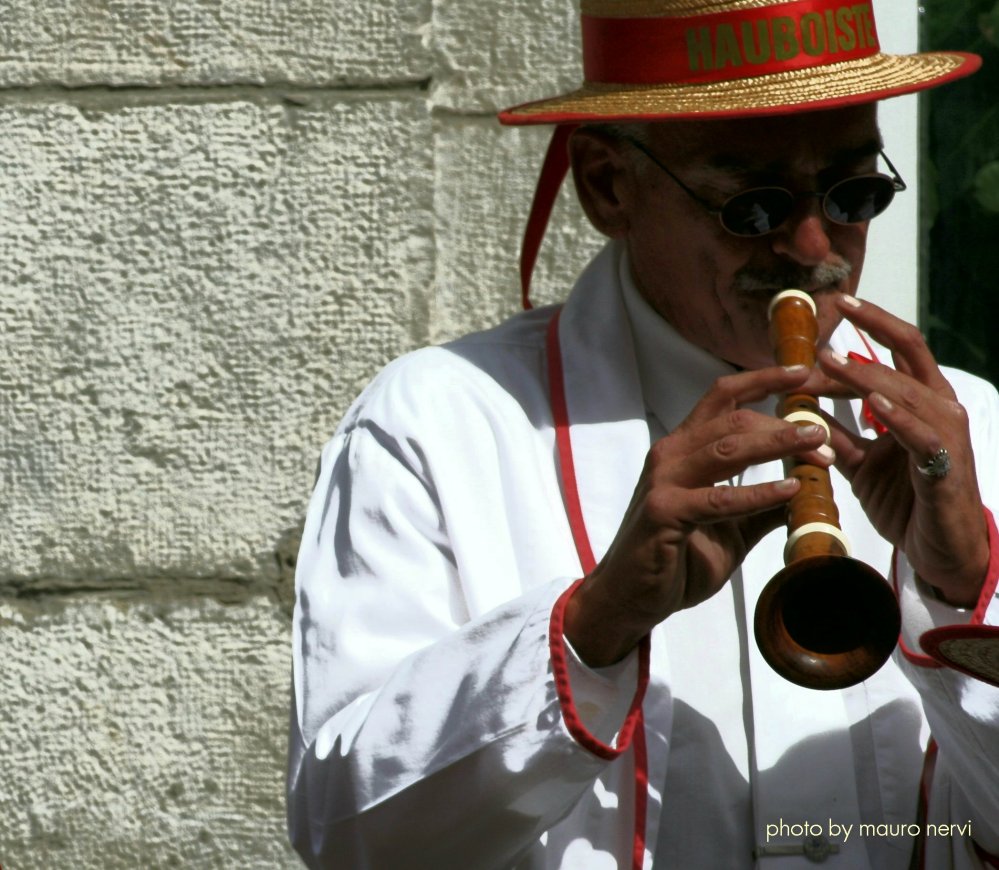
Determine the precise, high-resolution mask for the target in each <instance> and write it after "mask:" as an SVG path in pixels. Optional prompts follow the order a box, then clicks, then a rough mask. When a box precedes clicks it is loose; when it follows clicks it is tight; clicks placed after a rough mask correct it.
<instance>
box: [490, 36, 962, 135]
mask: <svg viewBox="0 0 999 870" xmlns="http://www.w3.org/2000/svg"><path fill="white" fill-rule="evenodd" d="M981 62H982V61H981V58H980V57H979V56H978V55H975V54H969V53H967V52H924V53H921V54H912V55H890V54H881V53H879V54H874V55H871V56H870V57H865V58H861V59H859V60H850V61H843V62H840V63H834V64H828V65H826V66H819V67H811V68H807V69H798V70H792V71H789V72H781V73H775V74H772V75H764V76H755V77H752V78H742V79H735V80H732V81H726V82H713V83H708V84H666V85H618V84H614V85H610V84H585V85H583V87H581V88H579V89H578V90H575V91H572V92H571V93H568V94H565V95H563V96H560V97H554V98H551V99H546V100H537V101H534V102H531V103H524V104H523V105H520V106H514V107H513V108H510V109H507V110H505V111H503V112H500V114H499V120H500V122H501V123H503V124H507V125H515V126H519V125H528V124H580V123H615V122H628V121H631V122H641V121H665V120H679V119H709V118H719V119H720V118H745V117H752V116H757V115H783V114H790V113H796V112H807V111H816V110H820V109H832V108H838V107H842V106H851V105H859V104H863V103H871V102H875V101H877V100H884V99H888V98H889V97H897V96H902V95H903V94H911V93H915V92H916V91H922V90H926V89H928V88H933V87H937V86H938V85H942V84H945V83H947V82H950V81H954V80H956V79H960V78H964V77H965V76H969V75H971V74H972V73H973V72H975V71H976V70H977V69H978V68H979V67H980V66H981Z"/></svg>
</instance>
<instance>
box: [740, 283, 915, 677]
mask: <svg viewBox="0 0 999 870" xmlns="http://www.w3.org/2000/svg"><path fill="white" fill-rule="evenodd" d="M817 337H818V325H817V322H816V309H815V303H814V302H813V301H812V298H811V297H810V296H809V295H808V294H806V293H802V292H801V291H800V290H785V291H783V292H781V293H778V294H777V296H775V297H774V300H773V302H772V303H771V305H770V340H771V344H772V346H773V348H774V354H775V356H776V360H777V363H778V364H779V365H783V366H792V365H805V366H808V367H809V368H811V367H813V366H814V365H815V343H816V339H817ZM778 413H779V415H780V416H781V417H782V418H783V419H785V420H787V421H788V422H790V423H794V424H795V425H798V426H807V425H811V424H817V425H820V426H822V427H823V428H825V429H826V431H827V432H828V431H829V426H828V424H827V423H826V422H825V420H824V419H823V418H822V417H821V415H820V414H819V404H818V401H817V400H816V399H815V397H814V396H810V395H807V394H805V393H794V394H789V395H787V396H785V397H784V399H783V401H782V402H781V407H780V409H779V412H778ZM787 464H788V466H789V468H788V473H789V474H790V476H793V477H795V478H797V479H798V480H799V481H800V482H801V489H800V490H799V492H798V493H797V495H795V496H794V498H793V499H791V502H790V505H789V506H788V521H787V524H788V540H787V544H786V546H785V548H784V564H785V567H784V568H783V570H781V571H779V572H778V573H777V574H776V575H775V576H774V578H773V579H772V580H771V581H770V582H769V583H768V584H767V585H766V587H765V588H764V589H763V592H762V593H761V595H760V598H759V601H758V602H757V605H756V617H755V631H756V643H757V645H758V646H759V648H760V652H761V653H762V654H763V657H764V658H765V659H766V660H767V662H768V663H769V665H770V666H771V667H772V668H773V669H774V670H775V671H777V673H779V674H780V675H781V676H783V677H784V678H785V679H787V680H790V681H791V682H792V683H797V684H798V685H799V686H805V687H806V688H811V689H840V688H845V687H846V686H852V685H854V684H855V683H859V682H861V681H863V680H865V679H867V678H868V677H870V676H871V675H873V674H874V673H875V672H876V671H877V670H878V669H879V668H880V667H881V666H882V665H883V664H884V663H885V662H886V661H887V660H888V657H889V656H890V655H891V653H892V650H893V649H894V648H895V643H896V642H897V640H898V633H899V628H900V624H901V617H900V613H899V608H898V602H897V600H896V598H895V593H894V592H893V591H892V589H891V587H890V586H889V585H888V583H887V581H885V579H884V578H883V577H882V576H881V575H880V574H879V573H878V572H877V571H875V570H874V569H873V568H871V567H870V566H869V565H866V564H864V563H863V562H860V561H858V560H857V559H853V558H851V557H850V546H849V542H848V541H847V539H846V536H845V535H844V534H843V531H842V529H841V528H840V525H839V512H838V510H837V509H836V503H835V501H834V500H833V492H832V483H831V481H830V479H829V471H828V469H826V468H822V467H820V466H815V465H807V464H805V463H803V462H798V461H797V460H792V461H790V462H789V463H787Z"/></svg>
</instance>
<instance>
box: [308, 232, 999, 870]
mask: <svg viewBox="0 0 999 870" xmlns="http://www.w3.org/2000/svg"><path fill="white" fill-rule="evenodd" d="M551 313H552V312H551V311H550V310H543V311H535V312H530V313H527V314H524V315H520V316H518V317H515V318H513V319H512V320H511V321H509V322H507V323H506V324H504V325H502V326H500V327H498V328H496V329H494V330H490V331H488V332H486V333H481V334H477V335H474V336H469V337H467V338H465V339H462V340H460V341H458V342H455V343H453V344H451V345H448V346H446V347H444V348H431V349H426V350H423V351H418V352H416V353H414V354H410V355H408V356H406V357H404V358H402V359H400V360H397V361H396V362H394V363H392V364H391V365H390V366H388V367H387V368H386V369H385V371H383V372H382V374H380V375H379V376H378V378H376V379H375V381H374V382H373V383H372V384H371V385H370V386H369V387H368V388H367V389H366V390H365V391H364V393H363V394H362V395H361V396H360V397H359V399H358V401H357V402H356V403H355V405H354V406H353V407H352V408H351V410H350V411H349V412H348V415H347V417H346V418H345V420H344V422H343V423H342V425H341V427H340V428H339V429H338V432H337V434H336V435H335V436H334V438H333V440H332V441H331V442H330V443H329V444H328V445H327V447H326V448H325V450H324V452H323V461H322V466H321V473H320V477H319V480H318V482H317V486H316V491H315V494H314V497H313V500H312V504H311V506H310V510H309V515H308V518H307V522H306V527H305V533H304V536H303V544H302V551H301V554H300V558H299V568H298V580H297V585H298V602H297V605H296V615H295V623H294V664H295V672H294V692H295V698H294V702H293V709H292V745H291V752H290V760H289V825H290V831H291V836H292V839H293V840H294V841H295V843H296V847H297V848H298V849H299V850H300V851H301V852H302V853H303V855H304V856H307V858H306V859H307V861H309V862H311V865H312V866H322V867H343V868H361V867H372V868H381V867H386V868H388V867H407V868H419V867H428V868H431V867H432V868H435V870H448V868H455V870H458V868H461V870H467V868H474V867H482V868H506V867H516V868H564V870H591V868H592V870H597V868H604V867H607V868H611V867H619V866H620V867H627V866H630V859H629V856H630V853H631V845H632V832H633V827H634V821H633V799H634V788H633V775H634V761H633V753H632V752H631V751H630V750H629V751H627V752H624V753H623V754H622V755H620V757H618V758H616V759H614V760H605V759H603V758H599V757H597V756H596V755H594V754H593V753H591V752H589V751H588V750H587V749H585V748H584V747H583V746H581V745H580V743H579V742H578V741H577V740H576V739H575V738H574V737H573V735H572V733H570V731H569V729H568V728H567V727H566V723H565V720H564V715H563V712H564V711H563V709H562V706H561V705H560V703H559V699H558V697H557V692H556V688H555V685H554V678H553V665H552V658H551V654H550V650H549V638H548V631H549V619H550V615H551V612H552V607H553V604H554V602H555V600H556V599H557V598H558V596H559V594H560V593H561V592H562V591H563V590H564V589H565V588H566V587H567V586H568V585H569V583H570V582H572V580H574V579H575V578H577V577H578V576H580V574H581V569H580V565H579V561H578V558H577V556H576V553H575V550H574V547H573V543H572V538H571V534H570V532H569V527H568V522H567V519H566V515H565V508H564V504H563V499H562V489H561V482H560V478H559V475H558V470H557V468H556V463H555V461H554V453H555V451H554V436H553V431H552V414H551V408H550V403H549V397H548V392H547V370H546V364H545V346H544V333H545V327H546V324H547V321H548V318H549V317H550V316H551ZM560 335H561V344H562V356H563V363H564V370H565V382H566V398H567V403H568V410H569V418H570V420H571V422H572V428H571V437H572V447H573V456H574V461H575V465H576V472H577V476H578V490H579V495H580V499H581V502H582V508H583V515H584V517H585V520H586V526H587V530H588V533H589V537H590V540H591V543H592V545H593V548H594V552H595V554H596V556H597V558H598V559H599V558H600V556H601V555H602V554H603V553H604V551H605V550H606V548H607V546H608V545H609V543H610V541H611V540H612V539H613V536H614V534H615V532H616V530H617V527H618V525H619V523H620V519H621V517H622V515H623V513H624V510H625V508H626V506H627V503H628V500H629V499H630V497H631V492H632V489H633V487H634V484H635V482H636V481H637V479H638V474H639V471H640V469H641V467H642V463H643V461H644V457H645V453H646V452H647V450H648V447H649V444H650V438H651V437H657V436H658V435H659V434H662V432H663V431H668V430H669V429H670V428H672V427H673V426H675V425H676V423H678V422H679V420H681V419H683V417H684V416H685V415H686V413H687V412H688V411H689V409H690V407H691V406H692V404H693V403H694V402H696V400H697V398H699V396H700V395H701V394H703V392H704V391H705V390H706V389H707V387H708V386H709V385H710V383H711V382H712V381H713V380H714V378H715V377H716V376H717V375H718V374H719V373H721V372H722V371H724V364H722V363H720V362H718V361H716V360H714V359H712V358H711V357H709V356H707V355H705V354H704V353H703V352H702V351H699V350H698V349H696V348H693V347H691V346H690V345H689V344H687V343H686V342H684V341H683V340H682V339H680V338H679V336H677V335H676V334H675V333H673V331H672V330H671V329H670V328H669V327H668V325H667V324H665V323H664V322H663V321H662V320H661V319H660V318H658V317H656V316H655V315H654V314H652V313H651V312H650V311H649V310H648V309H647V306H645V303H644V302H643V300H642V299H641V298H640V297H639V296H638V294H637V293H636V292H635V291H634V288H633V287H632V286H630V282H629V280H628V277H627V266H626V263H624V262H623V258H622V256H621V253H620V251H619V250H618V248H617V246H615V245H610V246H608V248H607V249H605V251H604V252H603V253H602V254H601V255H600V256H598V258H597V259H596V260H595V261H594V263H593V264H591V266H590V268H588V270H587V271H586V272H585V273H584V275H583V276H582V277H581V279H580V281H579V282H578V284H577V286H576V288H575V289H574V290H573V293H572V294H571V296H570V298H569V300H568V302H567V304H566V306H565V308H564V310H563V314H562V318H561V324H560ZM833 345H834V347H835V348H836V349H838V350H840V351H841V352H845V351H848V350H853V349H856V350H859V351H861V352H864V347H863V345H862V344H861V343H860V340H859V338H858V337H857V336H856V335H855V334H854V333H853V332H852V327H849V328H841V329H840V330H839V331H838V332H837V335H836V336H835V338H834V341H833ZM887 358H888V357H887V356H885V357H883V359H887ZM948 377H950V378H951V379H952V382H953V383H954V386H955V388H956V389H957V390H958V393H959V395H960V396H961V399H962V402H963V403H964V404H965V406H966V407H967V408H968V410H969V414H970V415H971V418H972V420H973V426H974V432H973V438H974V442H975V446H976V455H977V456H978V457H979V475H980V478H981V480H980V485H981V489H982V492H983V497H984V498H985V500H986V503H987V504H988V503H996V501H997V499H996V495H997V494H999V468H996V467H993V466H991V465H986V463H985V462H984V461H983V457H988V456H989V455H990V454H989V451H988V447H990V446H991V445H992V444H994V443H995V436H996V425H997V423H999V403H997V399H996V396H995V391H994V390H992V389H991V387H989V386H988V385H987V384H985V383H984V382H982V381H979V380H977V379H974V378H972V377H970V376H968V375H965V374H962V373H959V372H953V371H949V372H948ZM836 413H837V416H838V418H839V419H840V420H841V421H852V423H851V424H852V425H853V426H854V427H856V428H858V429H861V428H862V425H863V420H862V418H861V417H860V414H859V403H846V402H841V403H838V404H837V408H836ZM779 476H782V472H781V471H780V470H779V468H777V467H775V468H769V467H767V466H762V467H754V468H751V469H748V470H747V472H746V473H745V475H743V479H744V480H746V481H754V480H765V479H776V478H777V477H779ZM834 485H836V493H837V501H838V503H839V509H840V514H841V518H842V521H843V526H844V529H845V531H846V532H847V533H848V535H849V536H850V537H851V540H852V542H853V546H854V550H855V552H856V553H857V554H858V555H860V554H863V557H864V559H865V561H868V562H869V563H871V564H873V565H874V566H875V567H876V568H878V569H879V570H881V571H882V572H884V573H886V574H887V573H889V571H890V560H891V547H890V546H889V545H888V544H887V543H886V542H884V541H883V540H881V539H880V538H879V537H878V536H877V535H876V533H875V532H874V531H873V529H872V528H871V527H870V525H869V523H867V521H866V518H865V517H864V515H863V513H862V511H861V510H860V508H859V505H857V504H856V502H855V500H854V499H853V498H852V495H851V494H850V492H849V487H848V486H847V485H845V483H844V482H843V481H841V480H839V481H835V482H834ZM782 546H783V540H782V533H780V532H777V533H775V534H773V535H771V536H768V538H767V539H765V540H764V541H763V542H761V544H760V545H759V546H758V547H757V548H755V549H754V550H753V552H752V553H750V554H749V556H748V558H747V559H746V561H745V563H744V565H743V566H742V568H741V570H740V571H738V572H736V574H735V575H734V576H733V578H732V581H731V582H730V583H729V584H727V585H726V587H725V588H724V589H723V590H722V592H720V593H719V594H718V595H716V596H714V597H713V598H712V599H710V600H709V601H707V602H705V603H704V604H702V605H699V606H698V607H696V608H693V609H691V610H689V611H684V612H682V613H679V614H675V615H674V616H671V617H670V618H669V619H668V620H667V621H666V622H665V623H664V624H663V625H661V626H660V627H659V628H657V629H656V631H654V632H653V634H652V637H651V646H652V650H651V662H652V673H651V678H650V685H649V688H648V692H647V695H646V698H645V702H644V713H645V721H646V729H645V737H646V742H647V746H648V774H649V789H648V792H647V796H648V810H647V814H646V820H645V842H646V854H645V866H646V867H651V866H653V863H654V864H655V866H656V867H667V868H668V867H683V868H689V867H711V868H716V867H717V868H724V867H733V868H747V867H754V866H756V867H761V868H769V867H774V868H778V870H797V868H801V867H806V866H811V863H810V862H809V861H808V860H807V859H806V858H805V857H803V856H801V855H798V856H794V855H791V856H780V857H763V858H760V859H759V860H757V861H755V862H754V859H753V857H752V854H753V850H754V848H757V847H760V846H777V845H799V846H800V844H801V842H802V836H801V835H800V833H798V832H797V830H798V829H797V828H794V827H792V826H794V825H802V824H804V823H805V822H808V823H810V824H812V825H816V824H820V825H821V826H822V828H823V833H824V834H828V833H829V830H828V829H829V825H830V822H832V823H834V824H835V825H838V826H842V830H841V831H839V832H838V833H839V834H840V836H839V837H835V836H834V837H831V838H830V839H832V840H833V841H835V842H837V843H838V845H839V848H840V851H839V852H838V853H837V854H835V855H832V856H830V857H829V859H828V860H827V861H826V866H828V867H831V868H835V867H842V868H849V870H857V868H864V867H872V868H896V867H897V868H900V870H901V868H905V867H906V866H907V865H908V860H909V853H910V851H911V847H912V837H911V836H907V835H903V836H896V837H887V836H877V835H876V833H874V832H876V828H875V829H871V830H872V833H871V834H870V835H868V836H861V835H860V828H859V826H860V825H861V824H868V825H874V826H876V825H892V824H894V825H896V826H897V825H906V824H912V823H913V822H914V819H915V812H916V800H917V794H918V780H919V775H920V768H921V763H922V752H923V746H924V744H925V741H926V739H927V736H928V733H929V727H928V726H929V724H932V726H933V732H934V735H935V737H936V738H937V740H938V742H939V743H940V746H941V750H940V759H939V761H938V764H937V770H936V775H935V777H934V783H933V794H932V801H931V807H930V814H931V821H947V822H952V823H954V824H959V825H967V824H970V825H971V830H972V833H973V836H974V838H975V840H976V841H977V842H978V843H979V845H981V846H982V847H983V848H985V849H987V850H989V851H991V852H993V853H995V852H999V785H997V783H999V769H997V768H999V690H996V689H992V688H990V687H987V686H985V685H984V684H982V683H977V682H976V681H974V680H973V679H971V678H968V677H964V676H962V675H960V674H958V673H956V672H953V671H949V670H941V669H930V668H926V667H922V666H920V665H917V664H913V663H911V662H910V661H908V660H907V659H906V658H905V657H903V656H902V655H900V654H897V655H896V657H895V659H894V660H893V661H892V662H890V663H889V664H888V665H886V667H885V668H883V669H882V670H881V671H880V672H879V673H878V674H877V675H875V677H873V678H872V679H870V680H868V681H867V682H865V683H864V684H862V685H860V686H857V687H853V688H851V689H847V690H844V691H841V692H815V691H810V690H806V689H801V688H798V687H796V686H793V685H791V684H789V683H787V682H785V681H784V680H782V679H781V678H779V677H778V676H776V675H775V674H774V673H773V672H772V671H771V670H770V669H769V667H768V666H767V665H766V664H765V663H763V662H762V659H761V658H760V656H759V653H758V652H757V651H756V648H755V644H754V643H753V642H752V639H751V635H752V632H751V628H750V627H749V626H751V617H752V612H753V608H754V606H755V600H756V596H757V595H758V594H759V590H760V589H761V588H762V586H763V585H764V584H765V583H766V581H767V580H769V579H770V577H771V576H772V575H773V573H775V570H776V567H775V566H777V567H779V565H780V564H781V561H780V551H781V549H782ZM990 579H991V580H992V581H993V582H992V583H991V584H990V585H989V586H988V589H987V593H988V595H989V596H994V591H995V583H994V578H990ZM898 580H899V583H900V587H901V598H902V604H903V619H904V623H905V625H904V628H903V636H904V638H905V640H906V645H907V646H908V647H909V648H910V649H911V650H914V651H916V652H918V650H919V647H918V637H919V634H921V633H922V631H923V630H924V629H925V628H928V627H931V626H933V625H940V624H950V623H959V622H966V621H968V620H969V619H970V618H971V614H970V613H968V612H964V611H960V610H954V609H952V608H949V607H946V606H945V605H943V604H941V603H940V602H939V601H937V600H936V599H934V598H933V597H932V596H930V595H928V594H924V592H925V590H922V589H920V588H919V587H918V585H917V584H916V581H915V580H914V578H913V577H912V576H911V572H910V571H908V569H907V567H906V566H905V565H904V564H903V565H901V568H900V571H899V576H898ZM985 604H986V606H987V609H986V612H985V621H986V622H987V623H988V624H996V622H997V621H999V620H997V615H999V603H996V601H995V600H992V599H990V600H989V601H985ZM635 673H636V666H635V663H634V661H633V660H631V659H626V660H625V662H623V663H622V664H621V665H619V666H617V667H616V668H614V669H612V670H611V671H609V672H599V673H597V672H593V671H590V670H588V669H586V668H585V667H583V666H582V665H581V664H579V663H578V662H574V661H573V660H572V658H571V656H570V660H569V676H570V679H571V684H572V690H573V693H574V695H575V702H576V707H577V709H578V710H579V711H580V715H581V716H582V717H583V719H584V721H585V723H586V724H587V725H588V727H589V728H590V730H591V731H592V732H593V733H594V734H595V735H596V736H597V737H598V738H599V739H601V740H603V741H604V742H605V743H612V742H613V741H614V735H615V733H616V731H617V729H618V728H619V727H620V724H621V721H622V719H623V716H624V711H625V710H626V709H627V707H628V705H629V704H630V702H631V698H632V695H633V693H634V687H635ZM924 710H925V712H924ZM782 823H783V825H784V827H783V828H782V827H781V825H782ZM848 825H849V826H853V827H852V828H851V829H850V831H851V834H850V835H849V836H848V837H846V836H844V834H845V832H846V830H847V827H846V826H848ZM774 826H776V828H775V827H774ZM785 828H786V831H785ZM885 830H886V831H887V830H888V829H887V828H886V829H885ZM775 832H776V833H775ZM768 833H769V842H767V840H768ZM927 846H928V848H929V849H931V850H932V851H931V853H930V854H929V860H928V863H927V866H928V867H932V868H947V867H953V868H971V867H977V866H980V865H979V864H978V863H977V859H976V858H974V856H973V855H972V854H971V852H970V851H969V850H970V848H971V847H970V843H969V841H968V840H967V838H965V837H962V836H954V837H935V838H929V839H928V840H927Z"/></svg>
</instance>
